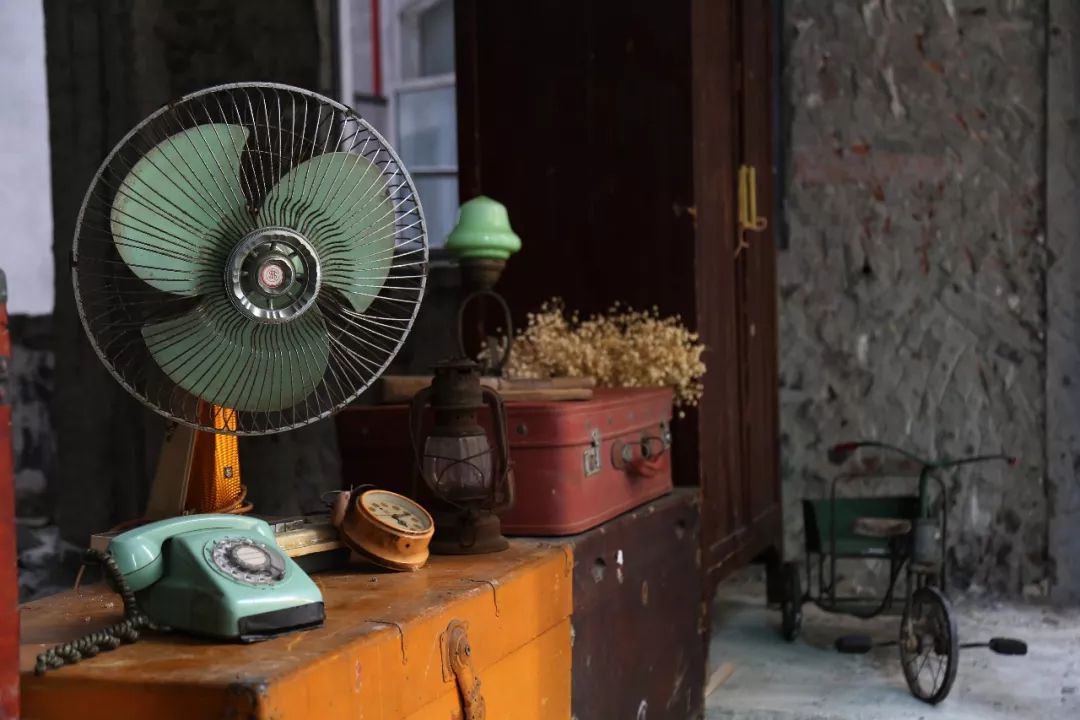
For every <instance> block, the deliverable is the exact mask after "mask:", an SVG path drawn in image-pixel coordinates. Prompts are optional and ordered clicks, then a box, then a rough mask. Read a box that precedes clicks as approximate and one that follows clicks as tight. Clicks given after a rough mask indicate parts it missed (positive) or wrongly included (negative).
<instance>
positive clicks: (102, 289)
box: [36, 83, 427, 672]
mask: <svg viewBox="0 0 1080 720" xmlns="http://www.w3.org/2000/svg"><path fill="white" fill-rule="evenodd" d="M71 264H72V276H73V280H74V285H75V297H76V301H77V304H78V308H79V314H80V316H81V318H82V322H83V326H84V327H85V329H86V333H87V335H88V336H89V338H90V341H91V343H92V344H93V346H94V349H95V350H96V351H97V353H98V355H99V356H100V358H101V360H102V362H104V363H105V366H106V367H107V368H108V369H109V371H110V372H111V373H112V375H113V377H115V378H116V379H117V381H119V382H120V383H121V384H122V385H123V386H124V387H125V388H127V390H128V391H129V392H131V393H132V394H133V395H135V396H136V397H137V398H139V399H140V400H142V401H143V402H144V403H145V404H146V405H148V406H149V407H150V408H152V409H153V410H155V411H157V412H158V413H160V414H162V415H164V416H165V417H166V418H168V419H169V420H172V421H173V424H172V425H171V426H170V431H169V432H168V434H167V438H166V444H165V447H164V448H163V451H162V455H161V461H160V462H159V467H158V472H157V475H156V477H155V479H154V485H153V488H152V490H151V499H150V504H149V507H148V508H147V512H146V517H145V518H143V519H144V520H154V521H156V522H151V523H149V524H146V525H142V526H141V527H137V528H134V529H130V530H128V531H126V532H124V533H122V534H120V535H118V536H116V537H113V538H111V539H110V540H108V544H107V547H106V549H105V550H104V551H102V550H101V549H100V548H95V547H92V548H91V550H90V551H89V553H88V557H89V558H91V559H95V560H97V561H98V562H100V563H101V564H102V565H103V566H104V568H105V570H106V572H107V573H108V575H109V577H110V580H111V581H112V582H113V584H114V585H115V586H116V588H117V590H118V591H119V592H120V593H121V596H122V597H123V601H124V615H125V618H124V620H123V622H121V623H118V624H116V625H114V626H111V627H110V628H107V629H105V630H103V631H98V632H94V633H91V634H90V635H87V636H85V637H83V638H80V639H79V640H77V641H74V642H72V643H67V644H65V645H62V646H59V647H57V648H53V649H52V650H49V651H47V652H45V653H43V654H42V655H41V656H39V658H38V665H37V667H36V670H37V671H38V672H44V671H46V670H48V669H51V668H56V667H60V666H62V665H64V664H65V663H68V662H77V661H78V660H79V659H80V658H81V657H84V656H86V655H93V654H96V653H97V652H99V651H100V650H102V649H108V648H111V647H116V646H117V645H118V644H119V643H120V642H122V641H124V640H128V641H130V640H134V639H135V638H137V637H138V631H139V629H141V628H145V627H171V628H173V629H177V630H182V631H186V632H192V633H196V634H201V635H208V636H212V637H216V638H224V639H242V640H254V639H261V638H263V637H268V636H272V635H275V634H279V633H281V632H287V631H290V630H296V629H303V628H308V627H313V626H316V625H318V624H321V623H322V620H323V617H324V608H323V603H322V596H321V593H320V592H319V589H318V587H317V586H316V585H315V584H314V583H313V582H312V581H311V579H310V578H308V577H307V576H306V575H305V574H304V573H303V571H302V570H301V569H300V568H299V566H298V565H296V564H295V563H294V561H293V560H292V559H291V558H289V557H287V556H285V555H284V554H283V553H282V549H281V547H280V546H279V545H278V544H277V542H276V539H275V537H274V533H273V531H272V530H271V528H270V526H269V525H268V524H267V523H266V522H264V521H262V520H258V519H256V518H247V517H240V516H239V515H238V514H237V513H244V512H246V511H247V510H249V509H250V505H248V504H247V503H246V502H245V500H244V495H245V491H244V487H243V485H241V483H240V468H239V462H238V457H239V456H238V453H237V446H236V436H238V435H259V434H266V433H274V432H279V431H282V430H288V429H291V428H296V427H300V426H302V425H306V424H308V423H311V422H314V421H316V420H319V419H320V418H324V417H326V416H328V415H330V414H331V413H332V412H334V411H335V410H338V409H340V408H341V407H343V406H345V405H346V404H347V403H349V402H350V401H351V400H353V399H354V398H355V397H356V396H357V395H359V394H360V393H361V392H363V390H364V389H365V388H367V387H368V386H369V385H370V384H371V383H372V382H373V381H374V380H375V379H376V378H377V377H378V376H379V374H380V373H382V371H383V370H384V369H385V368H386V366H387V364H388V363H389V362H390V360H391V359H392V358H393V357H394V355H395V354H396V353H397V351H398V349H399V348H400V347H401V345H402V342H403V341H404V339H405V336H406V334H407V333H408V331H409V328H410V327H411V325H412V322H413V319H414V318H415V316H416V312H417V308H418V307H419V304H420V299H421V296H422V295H423V291H424V279H425V274H426V269H427V244H426V241H425V235H424V218H423V211H422V210H421V207H420V203H419V201H418V199H417V197H416V190H415V188H414V187H413V184H412V181H411V180H410V179H409V176H408V174H407V173H406V172H405V169H404V168H403V167H402V166H401V162H400V160H398V157H397V155H395V154H394V151H393V150H392V149H390V147H389V146H388V145H387V144H386V142H385V141H384V140H383V139H382V137H380V136H379V134H378V133H377V132H375V131H374V130H373V129H372V128H371V126H370V125H368V124H367V123H366V122H365V121H364V120H362V119H361V118H359V117H358V116H357V115H356V114H355V113H353V112H352V111H351V110H349V109H348V108H346V107H344V106H343V105H340V104H338V103H336V102H334V101H332V100H329V99H327V98H324V97H321V96H319V95H316V94H315V93H311V92H308V91H305V90H300V89H297V88H291V87H287V86H284V85H275V84H269V83H246V84H236V85H225V86H221V87H217V88H211V89H209V90H204V91H201V92H197V93H194V94H192V95H188V96H186V97H184V98H181V99H180V100H179V101H177V102H174V103H171V104H169V105H167V106H166V107H163V108H161V109H160V110H158V111H157V112H155V113H154V114H153V115H151V116H150V117H148V118H147V119H146V120H144V121H143V122H142V123H140V124H139V125H138V126H137V127H136V128H135V129H134V130H132V131H131V132H129V133H128V134H127V135H126V136H125V137H124V138H123V139H122V140H121V141H120V143H119V145H117V147H116V148H115V149H114V150H113V151H112V153H110V154H109V156H108V157H107V158H106V159H105V162H104V163H103V164H102V165H101V168H100V169H99V170H98V173H97V175H96V176H95V177H94V179H93V181H92V182H91V185H90V189H89V190H88V191H87V194H86V198H85V200H84V201H83V206H82V210H81V211H80V214H79V221H78V226H77V229H76V234H75V242H74V249H73V252H72V258H71ZM187 513H195V514H194V515H189V516H187V517H173V516H178V515H182V514H187ZM161 518H171V519H161Z"/></svg>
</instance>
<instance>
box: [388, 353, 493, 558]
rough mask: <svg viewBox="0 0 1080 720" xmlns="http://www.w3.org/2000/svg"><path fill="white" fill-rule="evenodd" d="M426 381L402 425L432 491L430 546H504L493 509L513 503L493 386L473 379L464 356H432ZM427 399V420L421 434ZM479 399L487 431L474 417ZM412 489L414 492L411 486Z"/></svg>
mask: <svg viewBox="0 0 1080 720" xmlns="http://www.w3.org/2000/svg"><path fill="white" fill-rule="evenodd" d="M434 373H435V376H434V378H433V379H432V382H431V385H430V386H429V387H426V388H424V389H423V390H421V391H420V392H418V393H417V394H416V395H415V396H414V397H413V400H412V405H411V406H410V408H409V426H410V434H411V438H412V442H413V451H414V452H415V453H416V465H417V468H418V470H419V472H420V475H421V477H422V479H423V481H424V483H425V484H426V485H427V488H428V490H430V492H431V494H432V495H433V496H434V499H433V501H432V502H429V503H428V509H429V510H430V511H431V514H432V516H433V517H434V519H435V536H434V537H433V538H432V540H431V546H430V549H431V552H433V553H437V554H441V555H469V554H479V553H489V552H496V551H499V550H504V549H506V547H507V546H508V543H507V541H506V538H504V537H503V535H502V528H501V526H500V523H499V513H502V512H505V511H507V510H509V509H510V508H511V507H512V506H513V504H514V478H513V472H512V470H511V466H510V446H509V443H508V434H507V430H506V410H505V408H504V406H503V401H502V398H501V397H500V396H499V394H498V393H497V392H495V391H494V390H493V389H491V388H489V387H484V386H482V385H481V384H480V367H479V365H477V364H476V363H474V362H472V361H471V360H467V359H455V360H449V361H446V362H443V363H440V364H438V365H436V366H435V368H434ZM429 405H430V406H431V410H432V414H433V415H434V425H433V426H432V428H431V430H430V431H429V432H428V433H427V435H426V436H425V435H424V434H423V427H424V419H425V415H426V411H427V407H428V406H429ZM485 406H487V407H488V409H489V410H490V412H491V424H492V428H493V429H494V438H489V437H488V434H487V432H486V431H485V430H484V428H483V427H481V425H480V423H479V422H478V420H477V413H478V411H479V410H480V409H482V408H483V407H485ZM414 495H415V493H414Z"/></svg>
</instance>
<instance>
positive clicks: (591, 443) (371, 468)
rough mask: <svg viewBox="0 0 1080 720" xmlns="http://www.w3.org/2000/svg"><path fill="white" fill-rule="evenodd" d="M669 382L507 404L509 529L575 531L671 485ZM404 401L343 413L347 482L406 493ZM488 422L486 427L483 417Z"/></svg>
mask: <svg viewBox="0 0 1080 720" xmlns="http://www.w3.org/2000/svg"><path fill="white" fill-rule="evenodd" d="M671 403H672V392H671V390H669V389H667V388H617V389H603V388H600V389H597V390H596V391H595V393H594V395H593V399H592V400H579V401H568V402H536V403H533V402H529V403H525V402H521V403H518V402H513V403H511V402H508V403H507V404H506V411H507V425H508V426H509V431H510V457H511V460H512V461H513V463H514V480H515V488H516V491H517V499H516V502H515V504H514V508H513V509H512V510H510V511H509V512H508V513H506V514H505V515H503V516H502V525H503V531H504V532H505V533H507V534H512V535H573V534H576V533H579V532H583V531H585V530H588V529H589V528H593V527H596V526H597V525H599V524H601V523H603V522H604V521H605V520H609V519H611V518H613V517H615V516H616V515H619V514H620V513H623V512H626V511H627V510H630V509H631V508H635V507H637V506H639V505H641V504H643V503H646V502H648V501H650V500H653V499H655V498H657V497H659V496H661V495H664V494H665V493H667V492H669V491H670V490H671V488H672V482H671V452H670V448H671V431H670V423H671ZM408 413H409V409H408V406H406V405H381V406H368V407H364V406H354V407H351V408H347V409H346V410H344V411H343V412H341V413H339V414H338V416H337V428H338V440H339V444H340V446H341V454H342V469H343V471H344V475H345V481H346V483H348V484H350V485H359V484H364V483H371V484H373V485H377V486H380V487H385V488H388V489H391V490H397V491H399V492H401V491H404V492H406V493H408V492H409V491H410V489H411V485H412V480H413V471H412V468H413V467H414V462H413V458H412V449H411V447H410V444H409V429H408ZM481 422H482V424H484V426H485V427H489V425H488V422H489V421H488V419H487V417H486V414H485V413H482V414H481Z"/></svg>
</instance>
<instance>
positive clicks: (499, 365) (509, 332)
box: [458, 289, 514, 375]
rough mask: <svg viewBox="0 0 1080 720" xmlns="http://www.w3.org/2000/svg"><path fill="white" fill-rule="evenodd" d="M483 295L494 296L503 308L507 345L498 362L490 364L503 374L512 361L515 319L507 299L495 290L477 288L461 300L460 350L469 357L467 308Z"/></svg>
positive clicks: (459, 321)
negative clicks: (466, 341) (466, 327)
mask: <svg viewBox="0 0 1080 720" xmlns="http://www.w3.org/2000/svg"><path fill="white" fill-rule="evenodd" d="M481 296H485V297H491V298H494V299H495V302H496V304H498V306H499V308H500V309H501V310H502V313H503V319H504V320H505V321H506V347H505V348H504V349H503V352H502V357H500V358H499V360H498V362H496V363H493V364H491V365H490V367H491V369H492V371H493V372H494V373H495V374H496V375H502V371H503V368H504V367H506V363H507V362H509V361H510V347H511V345H513V343H514V321H513V318H512V317H511V315H510V306H509V305H507V304H506V299H505V298H503V296H502V295H500V294H499V293H497V292H495V291H494V290H490V289H484V290H476V291H474V292H472V293H469V294H468V295H466V296H465V299H464V300H462V301H461V305H459V306H458V350H459V351H460V352H461V356H462V357H468V354H467V353H466V351H465V308H467V307H468V306H469V303H471V302H472V301H473V300H475V299H476V298H478V297H481Z"/></svg>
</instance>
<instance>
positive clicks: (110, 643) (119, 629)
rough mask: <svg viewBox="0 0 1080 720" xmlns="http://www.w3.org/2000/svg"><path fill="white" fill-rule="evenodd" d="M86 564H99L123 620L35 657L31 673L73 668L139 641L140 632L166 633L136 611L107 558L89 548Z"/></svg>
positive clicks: (117, 571) (120, 575)
mask: <svg viewBox="0 0 1080 720" xmlns="http://www.w3.org/2000/svg"><path fill="white" fill-rule="evenodd" d="M86 562H93V563H97V564H99V565H101V566H102V567H103V568H104V569H105V573H106V574H107V575H108V576H109V580H110V581H111V582H112V585H113V587H114V588H116V590H117V591H118V592H119V593H120V598H121V599H122V600H123V601H124V619H123V620H121V621H120V622H118V623H115V624H113V625H110V626H109V627H107V628H104V629H102V630H97V631H95V632H92V633H88V634H87V635H84V636H83V637H81V638H79V639H78V640H75V641H73V642H69V643H64V644H63V645H57V646H56V647H54V648H50V649H49V650H46V651H45V652H43V653H41V654H40V655H38V656H37V664H36V665H35V666H34V674H36V675H44V674H45V673H46V672H48V671H49V670H55V669H57V668H61V667H63V666H64V665H73V664H75V663H77V662H79V661H80V660H82V659H83V658H87V657H94V656H95V655H97V654H98V653H99V652H101V651H103V650H115V649H116V648H118V647H120V645H121V644H122V643H125V642H128V643H133V642H135V641H136V640H138V639H139V632H140V631H141V630H144V629H145V630H166V629H167V628H163V627H159V626H157V625H155V624H154V622H153V621H152V620H150V618H149V617H148V616H147V615H146V614H145V613H143V612H142V611H141V610H139V605H138V603H137V602H136V601H135V592H134V591H133V590H132V589H131V587H130V586H128V584H127V580H126V579H125V578H124V574H123V573H121V572H120V568H119V567H118V566H117V564H116V560H114V559H113V557H112V556H111V555H109V554H108V553H106V552H102V551H101V550H95V549H93V548H91V549H90V550H87V551H86Z"/></svg>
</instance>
